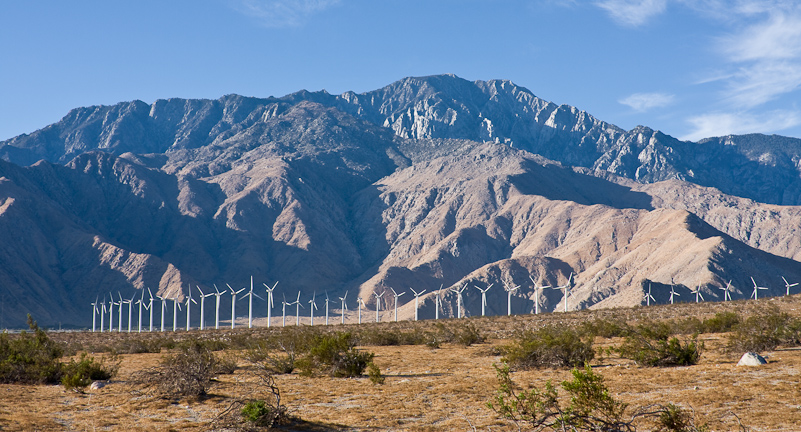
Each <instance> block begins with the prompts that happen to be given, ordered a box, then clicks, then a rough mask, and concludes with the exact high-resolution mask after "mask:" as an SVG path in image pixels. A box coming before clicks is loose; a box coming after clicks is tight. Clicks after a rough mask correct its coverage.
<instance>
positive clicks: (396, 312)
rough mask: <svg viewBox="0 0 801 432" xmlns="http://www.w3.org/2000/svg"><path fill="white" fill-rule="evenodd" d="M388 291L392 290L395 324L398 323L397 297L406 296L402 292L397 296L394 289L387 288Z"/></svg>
mask: <svg viewBox="0 0 801 432" xmlns="http://www.w3.org/2000/svg"><path fill="white" fill-rule="evenodd" d="M389 289H391V290H392V294H394V295H395V322H398V297H400V296H402V295H404V294H406V292H405V291H404V292H402V293H400V294H398V293H397V292H395V289H394V288H392V287H389Z"/></svg>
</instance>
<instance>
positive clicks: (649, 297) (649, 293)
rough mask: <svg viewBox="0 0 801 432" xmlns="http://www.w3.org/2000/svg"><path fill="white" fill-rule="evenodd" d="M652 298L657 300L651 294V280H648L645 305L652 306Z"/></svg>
mask: <svg viewBox="0 0 801 432" xmlns="http://www.w3.org/2000/svg"><path fill="white" fill-rule="evenodd" d="M651 300H653V301H654V302H656V299H655V298H654V296H652V295H651V282H648V294H646V295H645V305H646V306H651Z"/></svg>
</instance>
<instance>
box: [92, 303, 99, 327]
mask: <svg viewBox="0 0 801 432" xmlns="http://www.w3.org/2000/svg"><path fill="white" fill-rule="evenodd" d="M97 300H98V298H95V302H94V303H92V333H94V332H95V329H96V328H97V325H96V322H97Z"/></svg>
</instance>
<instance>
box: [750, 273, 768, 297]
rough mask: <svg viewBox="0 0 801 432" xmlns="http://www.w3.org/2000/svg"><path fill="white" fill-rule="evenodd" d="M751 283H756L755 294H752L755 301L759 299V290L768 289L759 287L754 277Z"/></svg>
mask: <svg viewBox="0 0 801 432" xmlns="http://www.w3.org/2000/svg"><path fill="white" fill-rule="evenodd" d="M751 282H753V283H754V292H753V294H751V297H753V298H754V300H757V297H759V290H761V289H762V290H766V289H767V287H761V286H757V283H756V281H755V280H754V277H753V276H752V277H751Z"/></svg>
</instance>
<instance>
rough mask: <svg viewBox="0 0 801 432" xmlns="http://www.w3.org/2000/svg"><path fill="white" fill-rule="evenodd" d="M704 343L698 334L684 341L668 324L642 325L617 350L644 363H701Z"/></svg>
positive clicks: (687, 364)
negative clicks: (674, 333)
mask: <svg viewBox="0 0 801 432" xmlns="http://www.w3.org/2000/svg"><path fill="white" fill-rule="evenodd" d="M703 349H704V343H703V342H699V341H698V335H697V334H696V335H693V336H692V337H691V338H690V339H689V340H687V341H685V342H682V341H681V340H679V339H678V338H677V337H675V336H673V335H672V334H671V329H670V326H669V325H668V324H665V323H656V324H654V323H651V324H640V325H638V326H637V327H636V328H635V329H633V330H632V333H631V335H629V336H627V337H626V340H625V341H624V342H623V344H622V345H621V346H620V347H619V348H617V349H616V350H615V351H617V352H618V354H620V356H621V357H623V358H627V359H630V360H634V361H635V362H636V363H637V364H639V365H644V366H689V365H694V364H698V361H699V360H700V358H701V353H702V351H703Z"/></svg>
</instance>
